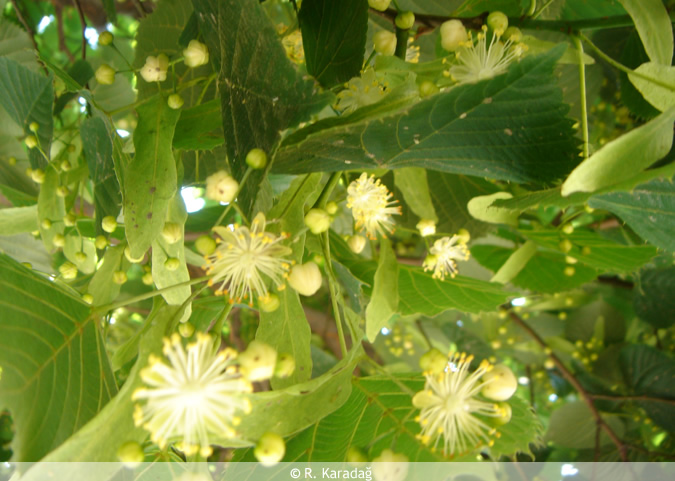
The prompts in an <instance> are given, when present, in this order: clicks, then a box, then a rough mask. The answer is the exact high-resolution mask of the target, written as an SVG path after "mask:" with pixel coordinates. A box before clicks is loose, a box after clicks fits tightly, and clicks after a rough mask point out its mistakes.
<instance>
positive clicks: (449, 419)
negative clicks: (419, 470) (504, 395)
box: [412, 353, 505, 455]
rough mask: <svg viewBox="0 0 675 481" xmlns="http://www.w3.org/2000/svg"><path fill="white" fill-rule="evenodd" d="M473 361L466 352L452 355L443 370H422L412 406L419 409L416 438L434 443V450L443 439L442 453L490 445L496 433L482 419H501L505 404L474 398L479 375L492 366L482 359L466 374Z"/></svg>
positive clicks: (477, 387)
mask: <svg viewBox="0 0 675 481" xmlns="http://www.w3.org/2000/svg"><path fill="white" fill-rule="evenodd" d="M472 360H473V356H467V355H466V354H465V353H461V354H458V353H455V354H451V355H450V358H449V359H448V363H447V365H446V367H445V369H444V370H442V371H440V372H439V371H434V372H431V371H427V372H425V377H426V384H425V386H424V390H423V391H420V392H418V393H417V394H415V397H413V401H412V402H413V405H414V406H415V407H416V408H419V409H420V410H421V411H420V415H419V416H418V417H417V418H416V420H417V421H418V422H419V423H420V426H421V427H422V431H421V432H420V434H418V435H417V437H418V439H420V440H421V441H422V442H423V443H424V444H427V445H428V444H431V443H433V449H434V450H435V449H436V448H437V446H438V444H439V443H440V441H441V438H443V453H444V454H445V455H454V454H463V453H466V452H467V451H469V450H471V449H474V448H476V447H478V446H481V445H483V444H489V445H490V444H491V443H492V441H491V436H492V435H494V434H495V433H496V432H495V430H494V428H492V427H490V426H489V425H488V424H486V423H485V422H484V420H483V419H481V418H486V417H487V418H499V419H503V418H504V414H505V413H504V410H505V408H504V407H501V406H499V405H498V404H495V403H491V402H487V401H483V400H480V399H477V398H476V396H477V395H478V394H479V393H480V391H481V389H483V388H484V386H485V382H484V381H483V380H481V377H482V376H483V374H485V373H487V372H489V371H490V370H491V369H492V365H491V364H490V363H489V362H487V361H483V362H481V364H480V366H479V367H478V369H476V370H475V371H473V372H472V373H469V366H470V365H471V361H472Z"/></svg>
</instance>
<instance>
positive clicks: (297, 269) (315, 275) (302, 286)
mask: <svg viewBox="0 0 675 481" xmlns="http://www.w3.org/2000/svg"><path fill="white" fill-rule="evenodd" d="M322 281H323V280H322V278H321V271H320V270H319V266H317V265H316V264H315V263H314V262H308V263H306V264H298V265H295V266H293V268H292V269H291V273H290V274H289V275H288V283H289V284H290V286H291V287H292V288H293V289H295V290H296V291H298V293H299V294H302V295H303V296H312V295H314V294H316V291H318V290H319V288H320V287H321V284H322Z"/></svg>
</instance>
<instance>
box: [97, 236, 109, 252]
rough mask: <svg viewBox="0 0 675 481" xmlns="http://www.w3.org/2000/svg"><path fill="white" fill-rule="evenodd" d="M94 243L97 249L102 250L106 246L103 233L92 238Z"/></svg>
mask: <svg viewBox="0 0 675 481" xmlns="http://www.w3.org/2000/svg"><path fill="white" fill-rule="evenodd" d="M94 245H95V246H96V248H97V249H98V250H103V249H105V248H106V247H108V239H107V238H106V236H104V235H97V236H96V239H94Z"/></svg>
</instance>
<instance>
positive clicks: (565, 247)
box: [558, 239, 574, 254]
mask: <svg viewBox="0 0 675 481" xmlns="http://www.w3.org/2000/svg"><path fill="white" fill-rule="evenodd" d="M558 245H559V247H560V250H561V251H562V252H563V253H565V254H567V253H568V252H569V251H571V250H572V247H574V246H573V245H572V242H571V241H570V240H569V239H563V240H561V241H560V244H558Z"/></svg>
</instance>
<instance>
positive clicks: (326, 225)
mask: <svg viewBox="0 0 675 481" xmlns="http://www.w3.org/2000/svg"><path fill="white" fill-rule="evenodd" d="M330 223H331V218H330V215H328V212H326V211H325V210H323V209H310V211H309V212H307V214H306V215H305V225H306V226H307V227H309V230H310V231H311V232H312V234H321V233H322V232H326V231H327V230H328V229H330Z"/></svg>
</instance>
